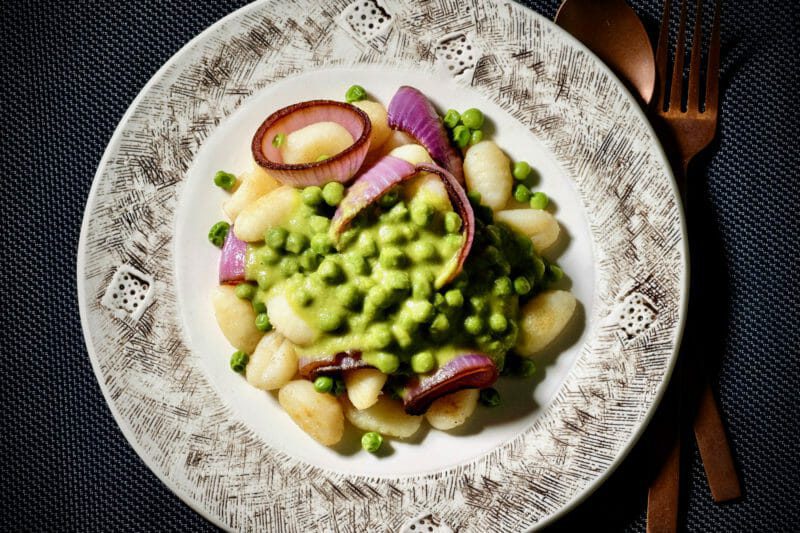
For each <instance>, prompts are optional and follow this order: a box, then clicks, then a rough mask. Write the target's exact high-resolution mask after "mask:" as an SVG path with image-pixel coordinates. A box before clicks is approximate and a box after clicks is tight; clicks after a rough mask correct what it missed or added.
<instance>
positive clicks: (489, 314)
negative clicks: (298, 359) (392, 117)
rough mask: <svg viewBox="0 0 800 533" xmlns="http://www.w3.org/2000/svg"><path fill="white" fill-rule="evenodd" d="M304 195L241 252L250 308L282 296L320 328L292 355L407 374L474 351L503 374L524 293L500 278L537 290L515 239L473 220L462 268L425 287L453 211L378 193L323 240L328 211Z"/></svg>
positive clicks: (454, 224) (452, 228)
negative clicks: (355, 361)
mask: <svg viewBox="0 0 800 533" xmlns="http://www.w3.org/2000/svg"><path fill="white" fill-rule="evenodd" d="M309 189H311V190H309ZM309 189H307V190H306V191H303V192H302V193H301V192H300V191H298V194H302V195H303V197H304V198H306V199H307V201H305V202H299V203H298V207H297V208H296V209H295V210H294V211H293V213H292V214H291V216H290V217H289V220H287V221H286V222H285V224H283V226H282V227H281V228H273V229H271V230H269V231H268V232H267V234H266V235H265V241H264V242H263V243H257V244H250V245H248V247H247V258H246V267H245V276H246V278H247V279H248V280H251V281H255V282H256V283H257V290H256V291H255V294H254V295H253V297H252V300H253V302H254V305H258V304H259V303H261V302H265V301H266V299H267V298H268V297H269V295H270V293H271V292H272V291H276V290H280V291H284V293H285V295H286V297H287V300H288V301H289V303H290V305H291V306H292V307H293V308H294V310H295V311H296V312H297V314H298V315H299V316H300V317H302V318H303V319H304V320H305V321H306V322H307V323H308V324H309V325H310V326H312V327H314V328H316V329H317V330H318V331H320V332H321V333H320V335H319V336H318V337H317V340H315V341H314V343H313V344H311V345H310V346H305V347H301V348H299V351H300V353H301V354H302V355H304V356H310V357H314V356H319V357H326V356H328V355H330V354H334V353H338V352H343V351H348V350H358V351H361V352H362V358H363V359H365V360H366V361H367V362H369V363H370V364H372V365H374V366H375V367H377V368H378V369H380V370H381V371H383V372H386V373H399V374H409V373H412V372H413V370H412V366H413V368H416V369H417V370H425V371H427V372H433V371H435V369H436V368H437V367H440V366H442V365H444V364H446V363H447V362H448V361H449V360H450V359H452V358H453V357H455V356H456V355H458V354H459V353H463V352H464V351H465V350H478V351H481V352H484V353H487V354H489V355H490V356H491V357H492V358H493V359H494V360H495V362H496V363H497V365H498V367H499V368H502V367H503V361H504V356H505V354H506V352H507V351H508V350H509V349H510V348H511V347H512V346H513V345H514V343H515V341H516V337H517V319H518V309H519V300H520V298H528V297H530V296H531V295H532V294H533V293H534V292H535V290H531V291H529V292H528V293H526V294H525V295H520V294H518V291H515V290H514V289H513V284H512V283H511V280H517V279H519V278H524V279H525V280H526V281H528V282H529V283H530V285H531V286H532V287H536V285H537V283H541V282H542V279H541V278H542V273H539V272H537V269H535V268H533V265H536V264H541V259H539V258H538V257H537V256H536V255H535V254H534V252H533V250H532V248H531V246H530V240H529V239H528V238H527V237H524V236H521V235H517V234H515V233H514V232H513V231H512V230H510V229H508V228H505V227H500V226H496V225H493V224H491V223H490V222H491V221H490V220H488V221H487V220H484V221H480V220H479V221H478V222H477V227H476V236H475V241H474V244H473V249H472V252H471V253H470V256H469V258H468V259H467V262H466V264H465V268H464V271H463V272H462V273H461V275H459V277H458V278H456V280H454V281H453V282H452V283H450V284H448V285H447V286H445V287H442V288H440V289H438V290H437V289H436V288H435V286H434V283H435V280H436V278H437V276H438V275H439V274H440V272H441V271H442V270H443V269H444V267H445V265H446V263H447V262H448V261H449V260H450V259H451V258H452V257H453V255H454V254H456V253H457V252H458V250H459V248H460V246H461V244H462V239H463V236H462V235H461V234H460V233H459V232H460V227H461V224H460V219H459V218H458V215H457V214H456V213H454V212H453V211H452V210H448V211H443V210H441V209H439V208H436V207H434V204H433V203H432V202H431V203H429V202H425V200H424V199H423V198H420V197H417V198H414V199H412V200H411V201H409V202H408V203H406V202H404V201H402V200H400V195H398V194H397V191H390V192H389V193H387V194H386V195H384V197H383V198H382V199H381V201H379V202H376V205H374V206H372V207H370V208H368V209H366V210H364V211H363V212H362V213H361V214H359V216H358V217H356V219H355V220H354V221H353V222H352V223H351V225H350V227H349V228H348V229H347V230H346V231H344V232H343V234H342V235H341V236H339V238H338V242H334V239H333V238H332V237H331V235H330V233H329V227H330V217H331V216H332V214H333V208H331V207H329V206H328V205H326V202H322V201H319V200H318V196H319V192H318V191H319V188H318V187H317V188H309ZM482 212H483V213H484V214H485V213H486V210H483V211H482ZM484 218H485V217H484ZM539 270H541V269H539ZM412 361H413V364H412Z"/></svg>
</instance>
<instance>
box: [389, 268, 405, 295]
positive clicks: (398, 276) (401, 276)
mask: <svg viewBox="0 0 800 533" xmlns="http://www.w3.org/2000/svg"><path fill="white" fill-rule="evenodd" d="M384 282H385V284H386V286H387V287H389V288H390V289H391V290H393V291H400V292H407V291H409V290H411V279H410V278H409V276H408V274H407V273H406V272H398V271H391V272H387V273H386V276H385V278H384Z"/></svg>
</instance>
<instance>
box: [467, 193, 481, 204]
mask: <svg viewBox="0 0 800 533" xmlns="http://www.w3.org/2000/svg"><path fill="white" fill-rule="evenodd" d="M467 199H468V200H469V203H471V204H472V205H474V206H476V205H481V193H479V192H478V191H468V192H467Z"/></svg>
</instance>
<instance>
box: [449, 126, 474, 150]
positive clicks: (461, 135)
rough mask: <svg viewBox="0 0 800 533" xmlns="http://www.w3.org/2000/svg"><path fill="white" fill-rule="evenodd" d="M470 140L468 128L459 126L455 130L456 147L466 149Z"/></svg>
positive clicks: (454, 140)
mask: <svg viewBox="0 0 800 533" xmlns="http://www.w3.org/2000/svg"><path fill="white" fill-rule="evenodd" d="M470 138H471V134H470V132H469V128H468V127H466V126H462V125H458V126H456V127H455V128H453V142H455V144H456V146H458V147H459V148H466V147H467V145H468V144H469V140H470Z"/></svg>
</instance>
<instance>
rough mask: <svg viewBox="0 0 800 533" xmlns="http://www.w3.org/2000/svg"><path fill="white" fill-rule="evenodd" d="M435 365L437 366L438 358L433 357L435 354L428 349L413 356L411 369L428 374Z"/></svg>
mask: <svg viewBox="0 0 800 533" xmlns="http://www.w3.org/2000/svg"><path fill="white" fill-rule="evenodd" d="M434 366H436V360H435V359H434V358H433V354H432V353H431V352H429V351H428V350H425V351H424V352H419V353H415V354H414V355H412V356H411V370H413V371H414V372H416V373H417V374H427V373H428V372H430V371H431V370H433V367H434Z"/></svg>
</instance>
